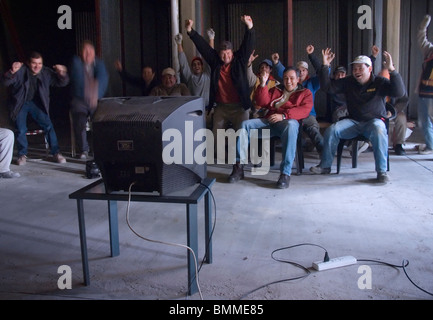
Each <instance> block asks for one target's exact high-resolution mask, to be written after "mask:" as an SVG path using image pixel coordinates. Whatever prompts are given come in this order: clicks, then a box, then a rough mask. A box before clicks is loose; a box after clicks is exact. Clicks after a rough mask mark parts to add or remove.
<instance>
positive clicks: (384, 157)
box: [320, 119, 388, 172]
mask: <svg viewBox="0 0 433 320" xmlns="http://www.w3.org/2000/svg"><path fill="white" fill-rule="evenodd" d="M360 134H362V135H364V136H365V137H366V138H368V140H370V142H371V144H372V145H373V152H374V160H375V165H376V172H386V171H387V170H388V165H387V163H388V133H387V130H386V126H385V122H384V121H383V120H381V119H373V120H370V121H367V122H358V121H355V120H352V119H344V120H341V121H338V122H336V123H334V124H333V125H331V126H330V127H329V128H328V129H327V130H326V132H325V136H324V145H323V152H322V159H321V160H322V161H321V163H320V167H322V168H331V166H332V162H333V161H334V157H335V153H336V152H337V147H338V144H339V143H340V139H346V140H349V139H353V138H355V137H357V136H358V135H360Z"/></svg>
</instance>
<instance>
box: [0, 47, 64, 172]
mask: <svg viewBox="0 0 433 320" xmlns="http://www.w3.org/2000/svg"><path fill="white" fill-rule="evenodd" d="M53 69H54V70H51V69H50V68H47V67H45V66H44V64H43V58H42V55H41V54H40V53H38V52H33V53H31V55H30V58H29V62H28V65H24V64H23V63H21V62H15V63H14V64H13V65H12V67H11V69H10V70H9V71H7V72H6V73H5V74H4V75H3V79H2V82H3V84H4V85H5V86H7V87H9V89H10V96H9V101H8V106H9V111H10V117H11V120H12V121H13V122H14V123H15V125H16V129H17V132H16V142H17V148H18V160H17V165H19V166H21V165H25V164H26V159H27V152H28V141H27V136H26V133H27V115H30V116H31V117H32V118H33V119H34V120H35V121H36V123H37V124H38V125H39V126H40V127H41V128H42V129H43V130H44V133H45V135H46V138H47V141H48V144H49V146H50V149H51V150H50V153H51V155H52V156H53V160H54V161H56V162H58V163H65V162H66V159H65V158H64V157H63V156H62V154H61V153H60V148H59V144H58V141H57V135H56V132H55V131H54V126H53V123H52V122H51V119H50V87H65V86H66V85H67V84H68V83H69V77H68V74H67V69H66V67H65V66H62V65H55V66H54V67H53Z"/></svg>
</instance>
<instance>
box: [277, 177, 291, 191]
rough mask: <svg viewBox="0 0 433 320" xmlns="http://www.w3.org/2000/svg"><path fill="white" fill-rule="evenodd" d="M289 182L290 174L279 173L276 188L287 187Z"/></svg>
mask: <svg viewBox="0 0 433 320" xmlns="http://www.w3.org/2000/svg"><path fill="white" fill-rule="evenodd" d="M289 184H290V176H288V175H286V174H281V175H280V178H279V179H278V182H277V188H278V189H287V188H288V187H289Z"/></svg>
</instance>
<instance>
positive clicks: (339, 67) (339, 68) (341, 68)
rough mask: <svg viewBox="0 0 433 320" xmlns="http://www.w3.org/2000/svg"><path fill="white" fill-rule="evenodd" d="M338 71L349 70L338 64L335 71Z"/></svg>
mask: <svg viewBox="0 0 433 320" xmlns="http://www.w3.org/2000/svg"><path fill="white" fill-rule="evenodd" d="M338 72H344V73H347V70H346V68H345V67H343V66H338V67H336V68H335V70H334V73H338Z"/></svg>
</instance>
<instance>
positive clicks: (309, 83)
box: [272, 45, 323, 155]
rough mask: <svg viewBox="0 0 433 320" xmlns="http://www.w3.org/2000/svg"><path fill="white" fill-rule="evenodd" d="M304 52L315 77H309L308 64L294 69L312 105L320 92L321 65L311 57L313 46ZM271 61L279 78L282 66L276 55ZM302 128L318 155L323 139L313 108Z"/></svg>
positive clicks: (301, 63)
mask: <svg viewBox="0 0 433 320" xmlns="http://www.w3.org/2000/svg"><path fill="white" fill-rule="evenodd" d="M305 50H306V52H307V54H308V59H309V60H310V62H311V64H312V65H313V67H314V70H315V72H316V75H314V76H312V75H310V72H309V70H308V63H307V62H305V61H299V62H298V63H297V64H296V67H297V69H299V71H300V77H301V78H300V79H301V80H300V83H301V84H302V85H303V86H304V88H307V89H309V90H310V91H311V92H312V94H313V103H314V100H315V96H316V93H317V91H319V90H320V81H319V77H318V75H317V71H318V70H320V68H321V64H320V59H318V58H317V57H315V56H314V55H313V53H314V46H313V45H309V46H307V48H306V49H305ZM272 60H273V62H274V64H275V68H276V71H277V73H278V77H280V78H281V76H282V72H283V71H284V66H283V65H282V64H281V61H280V59H279V55H278V53H274V54H273V55H272ZM302 126H303V130H304V131H305V132H306V133H307V135H308V137H309V138H310V140H311V142H312V144H313V145H314V147H316V151H317V152H318V153H319V155H320V154H321V153H322V149H323V137H322V134H321V133H320V125H319V122H318V121H317V113H316V109H315V107H314V106H313V109H311V113H310V115H309V116H308V117H307V118H306V119H304V121H302Z"/></svg>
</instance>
